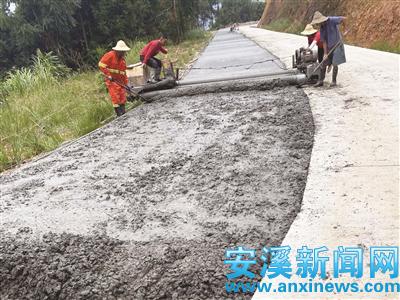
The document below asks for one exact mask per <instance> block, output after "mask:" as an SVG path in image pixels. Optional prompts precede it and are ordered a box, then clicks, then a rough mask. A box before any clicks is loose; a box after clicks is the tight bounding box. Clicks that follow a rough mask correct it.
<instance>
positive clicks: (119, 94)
mask: <svg viewBox="0 0 400 300" xmlns="http://www.w3.org/2000/svg"><path fill="white" fill-rule="evenodd" d="M106 85H107V88H108V93H109V94H110V96H111V102H112V104H113V106H114V107H119V106H120V105H121V104H125V103H126V90H125V89H124V88H123V87H121V86H119V85H118V84H116V83H115V82H106Z"/></svg>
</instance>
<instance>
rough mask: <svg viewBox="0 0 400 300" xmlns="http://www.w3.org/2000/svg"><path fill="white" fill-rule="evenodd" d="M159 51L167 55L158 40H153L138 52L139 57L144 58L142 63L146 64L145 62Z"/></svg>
mask: <svg viewBox="0 0 400 300" xmlns="http://www.w3.org/2000/svg"><path fill="white" fill-rule="evenodd" d="M160 51H161V52H162V53H164V54H166V53H168V51H167V49H165V48H163V46H161V42H160V40H153V41H151V42H149V43H148V44H147V45H146V46H144V48H143V49H142V51H140V55H143V56H144V59H143V63H144V64H147V61H148V60H149V59H150V58H152V57H153V56H155V55H157V54H158V53H159V52H160Z"/></svg>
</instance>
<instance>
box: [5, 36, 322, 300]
mask: <svg viewBox="0 0 400 300" xmlns="http://www.w3.org/2000/svg"><path fill="white" fill-rule="evenodd" d="M225 34H226V35H227V36H228V35H229V34H231V36H232V38H233V39H234V40H243V38H242V37H240V35H239V34H237V33H226V32H223V33H222V34H221V35H219V34H218V35H217V39H216V43H217V44H218V37H221V36H224V35H225ZM229 37H230V36H229ZM213 43H214V42H212V43H211V44H210V46H209V47H211V48H212V47H214V46H213ZM249 43H250V44H251V45H252V46H251V48H250V49H251V51H253V50H254V51H256V52H257V53H260V55H259V56H255V57H253V56H252V54H249V53H246V52H247V51H249V48H248V44H249ZM240 45H242V46H243V49H241V46H240ZM227 46H229V47H234V49H230V48H226V49H225V51H219V53H220V56H219V59H216V57H215V53H214V54H213V55H211V56H212V59H210V60H208V61H209V63H210V64H204V65H203V66H210V67H212V66H213V65H214V64H215V63H214V62H215V61H219V60H221V61H224V63H223V64H222V63H220V64H219V66H224V65H226V66H231V65H233V64H235V63H237V60H238V58H237V56H232V57H229V55H230V54H229V53H237V55H239V54H241V56H246V60H245V62H247V63H249V62H256V60H258V59H259V58H267V57H268V53H267V52H265V51H264V50H262V49H260V48H258V47H257V46H255V44H254V43H251V42H245V43H242V44H240V43H238V44H237V45H236V44H235V43H231V44H229V45H225V47H227ZM217 48H218V47H217ZM227 53H228V54H227ZM207 56H208V54H207V52H205V53H204V54H203V56H202V57H201V59H203V58H204V61H207ZM258 67H259V65H257V68H258ZM241 68H242V71H238V72H239V73H240V72H250V70H248V69H246V67H241ZM239 69H240V68H239ZM268 70H269V71H270V72H274V71H275V70H276V68H275V65H274V64H271V63H269V64H265V66H264V69H263V72H268ZM197 71H198V70H193V72H197ZM209 72H210V74H214V75H213V76H218V74H219V73H218V72H216V73H215V72H214V73H213V72H212V71H209ZM225 72H230V71H227V70H226V71H225ZM207 73H208V72H207ZM189 76H190V74H189ZM193 76H194V75H193ZM196 76H197V77H196V78H204V79H207V78H209V76H208V74H203V75H199V74H198V75H196ZM201 76H202V77H201ZM230 84H232V83H230ZM237 85H238V86H240V88H239V87H236V88H235V89H232V90H226V89H222V88H221V84H215V85H214V87H215V89H210V86H207V88H202V86H199V85H197V86H196V87H192V88H191V91H192V92H191V94H190V93H189V95H186V96H182V94H179V93H176V94H174V93H169V94H167V95H166V96H164V97H161V98H158V101H155V102H152V103H150V104H144V105H142V106H140V107H138V108H136V109H135V110H133V111H130V112H129V113H127V114H126V115H125V116H123V117H121V118H119V119H117V120H115V121H113V122H111V123H110V124H108V125H106V126H104V127H103V128H101V129H99V130H96V131H95V132H93V133H92V134H89V135H87V136H85V137H84V138H82V139H80V140H78V141H75V142H73V143H71V144H68V145H66V146H64V147H61V148H60V149H58V150H57V151H55V152H53V153H50V154H49V155H47V156H46V157H44V158H43V159H40V160H38V161H36V162H30V163H27V164H25V165H24V166H21V167H20V168H18V169H15V170H10V171H8V172H5V173H3V174H1V175H0V185H1V189H0V298H2V299H3V298H4V299H226V298H227V295H226V292H225V282H226V277H225V275H226V273H227V271H228V267H227V266H226V265H224V264H223V259H224V252H225V250H226V249H227V248H230V247H237V246H241V245H242V246H245V247H252V248H255V249H259V248H260V247H261V246H264V245H276V244H279V243H280V242H281V241H282V239H283V238H284V236H285V234H286V232H287V230H288V229H289V227H290V225H291V223H292V221H293V220H294V218H295V216H296V215H297V213H298V211H299V209H300V204H301V198H302V194H303V190H304V187H305V180H306V176H307V170H308V164H309V159H310V156H311V149H312V139H313V130H314V126H313V120H312V116H311V110H310V107H309V104H308V99H307V97H306V95H305V94H304V92H303V91H302V90H301V89H298V88H296V87H282V86H280V85H279V82H277V83H276V84H275V81H273V82H271V81H269V82H267V83H260V82H259V81H257V80H256V81H252V82H243V81H239V82H237ZM223 86H224V88H226V85H223ZM275 86H279V88H275V89H273V87H275ZM195 89H199V90H197V91H195ZM221 91H222V92H221ZM179 95H180V96H181V97H178V96H179ZM250 297H251V295H247V296H246V298H250ZM232 298H236V299H243V296H242V295H236V296H233V297H232Z"/></svg>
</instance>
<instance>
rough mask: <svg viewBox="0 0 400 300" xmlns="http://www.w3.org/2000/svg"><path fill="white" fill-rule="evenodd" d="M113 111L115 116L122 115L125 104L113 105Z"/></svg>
mask: <svg viewBox="0 0 400 300" xmlns="http://www.w3.org/2000/svg"><path fill="white" fill-rule="evenodd" d="M114 110H115V113H116V114H117V117H120V116H122V115H123V114H125V104H120V105H119V106H118V107H114Z"/></svg>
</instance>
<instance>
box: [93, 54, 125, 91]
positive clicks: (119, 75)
mask: <svg viewBox="0 0 400 300" xmlns="http://www.w3.org/2000/svg"><path fill="white" fill-rule="evenodd" d="M99 68H100V70H101V71H102V72H103V73H104V74H105V75H106V76H111V77H112V78H113V79H115V80H118V81H119V82H121V83H123V84H128V77H127V76H126V62H125V59H124V58H119V57H118V55H117V52H116V51H114V50H112V51H109V52H107V53H106V54H104V55H103V57H102V58H101V59H100V61H99Z"/></svg>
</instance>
